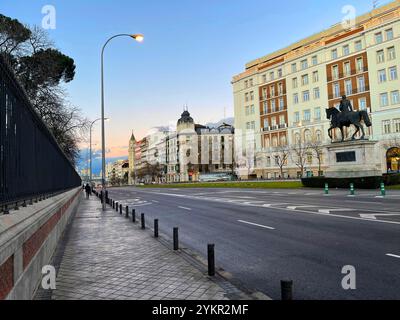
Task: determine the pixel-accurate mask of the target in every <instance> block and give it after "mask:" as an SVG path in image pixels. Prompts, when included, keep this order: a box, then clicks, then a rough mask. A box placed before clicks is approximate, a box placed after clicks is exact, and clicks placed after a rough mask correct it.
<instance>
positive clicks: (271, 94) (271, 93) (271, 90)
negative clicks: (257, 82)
mask: <svg viewBox="0 0 400 320" xmlns="http://www.w3.org/2000/svg"><path fill="white" fill-rule="evenodd" d="M269 94H270V96H271V97H275V86H271V87H270V88H269Z"/></svg>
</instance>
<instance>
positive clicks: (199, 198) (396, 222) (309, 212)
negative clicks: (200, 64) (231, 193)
mask: <svg viewBox="0 0 400 320" xmlns="http://www.w3.org/2000/svg"><path fill="white" fill-rule="evenodd" d="M144 193H150V194H151V193H152V192H151V191H150V192H149V191H147V192H144ZM160 194H161V195H164V196H170V197H179V198H182V197H183V198H187V199H194V200H210V201H215V200H214V199H212V198H201V197H193V196H190V195H180V194H174V193H165V192H164V193H160ZM231 203H233V204H237V205H243V204H241V203H237V202H231ZM284 204H286V205H289V204H290V203H280V204H279V205H284ZM272 205H274V206H275V205H276V204H272ZM272 205H268V204H265V205H260V207H264V208H269V207H270V208H273V209H275V210H280V211H286V212H287V213H299V212H301V213H306V214H315V215H320V216H326V217H330V218H343V219H349V220H359V221H365V222H377V223H385V224H394V225H400V222H398V221H389V220H378V219H377V220H373V219H365V218H361V217H353V216H345V215H340V214H333V213H325V212H316V211H306V210H301V209H300V210H299V209H298V210H288V209H287V208H286V207H284V208H280V207H276V206H275V207H271V206H272ZM337 210H338V211H341V210H342V209H338V208H337ZM351 210H358V209H351ZM363 211H375V212H376V210H365V209H363ZM382 213H385V211H384V212H382Z"/></svg>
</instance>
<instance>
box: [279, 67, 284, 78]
mask: <svg viewBox="0 0 400 320" xmlns="http://www.w3.org/2000/svg"><path fill="white" fill-rule="evenodd" d="M282 76H283V73H282V69H278V78H282Z"/></svg>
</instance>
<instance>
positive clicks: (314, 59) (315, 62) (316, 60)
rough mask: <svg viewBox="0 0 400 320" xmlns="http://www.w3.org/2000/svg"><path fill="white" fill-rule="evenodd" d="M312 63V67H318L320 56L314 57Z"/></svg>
mask: <svg viewBox="0 0 400 320" xmlns="http://www.w3.org/2000/svg"><path fill="white" fill-rule="evenodd" d="M311 61H312V65H313V66H316V65H317V64H318V56H313V57H312V58H311Z"/></svg>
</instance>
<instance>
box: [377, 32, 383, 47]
mask: <svg viewBox="0 0 400 320" xmlns="http://www.w3.org/2000/svg"><path fill="white" fill-rule="evenodd" d="M382 42H383V37H382V32H378V33H375V43H376V44H379V43H382Z"/></svg>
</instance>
